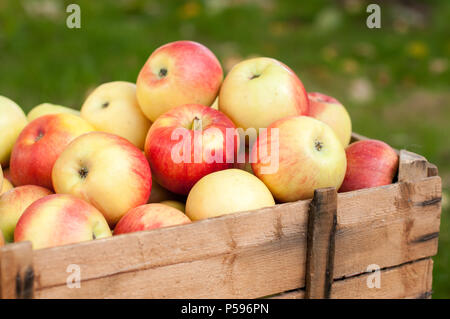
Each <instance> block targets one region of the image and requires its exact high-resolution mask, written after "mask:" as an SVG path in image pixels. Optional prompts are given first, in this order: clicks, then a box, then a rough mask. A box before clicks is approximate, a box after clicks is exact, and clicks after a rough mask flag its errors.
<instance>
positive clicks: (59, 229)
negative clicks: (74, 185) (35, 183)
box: [14, 194, 112, 249]
mask: <svg viewBox="0 0 450 319" xmlns="http://www.w3.org/2000/svg"><path fill="white" fill-rule="evenodd" d="M111 235H112V234H111V230H110V229H109V226H108V223H107V222H106V220H105V218H104V217H103V215H102V214H101V213H100V212H99V211H98V210H97V209H96V208H95V207H94V206H92V205H90V204H88V203H86V202H85V201H83V200H82V199H79V198H76V197H75V196H72V195H67V194H54V195H49V196H46V197H43V198H41V199H39V200H37V201H35V202H34V203H33V204H31V205H30V206H29V207H28V208H27V209H26V210H25V212H24V213H23V214H22V216H21V217H20V219H19V221H18V222H17V226H16V229H15V231H14V241H15V242H20V241H25V240H29V241H31V243H32V245H33V249H41V248H47V247H54V246H60V245H67V244H72V243H78V242H82V241H88V240H93V239H100V238H106V237H110V236H111Z"/></svg>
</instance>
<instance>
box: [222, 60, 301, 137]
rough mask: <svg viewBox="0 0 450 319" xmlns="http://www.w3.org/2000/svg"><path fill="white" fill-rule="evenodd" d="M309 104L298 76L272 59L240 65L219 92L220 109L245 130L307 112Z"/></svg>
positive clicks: (266, 125)
mask: <svg viewBox="0 0 450 319" xmlns="http://www.w3.org/2000/svg"><path fill="white" fill-rule="evenodd" d="M308 105H309V101H308V96H307V94H306V91H305V88H304V87H303V84H302V82H301V81H300V79H299V78H298V77H297V75H295V73H294V72H293V71H292V70H291V69H290V68H288V67H287V66H286V65H284V64H283V63H281V62H279V61H277V60H275V59H271V58H254V59H249V60H245V61H242V62H240V63H238V64H236V65H235V66H234V67H233V68H232V69H231V71H230V73H228V75H227V76H226V77H225V80H224V81H223V84H222V87H221V89H220V95H219V110H220V111H222V112H224V113H225V114H226V115H227V116H228V117H229V118H230V119H231V120H232V121H233V122H234V124H236V126H237V127H240V128H243V129H248V128H254V129H256V130H258V129H259V128H266V127H268V126H269V125H270V124H271V123H272V122H274V121H275V120H278V119H281V118H284V117H287V116H294V115H306V114H307V113H308V108H309V107H308Z"/></svg>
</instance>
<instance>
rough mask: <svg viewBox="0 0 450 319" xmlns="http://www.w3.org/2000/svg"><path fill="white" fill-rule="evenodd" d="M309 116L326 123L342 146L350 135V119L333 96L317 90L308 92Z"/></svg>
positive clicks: (347, 142) (344, 145) (348, 140)
mask: <svg viewBox="0 0 450 319" xmlns="http://www.w3.org/2000/svg"><path fill="white" fill-rule="evenodd" d="M308 98H309V116H311V117H314V118H315V119H318V120H319V121H322V122H324V123H326V124H328V125H329V126H330V127H331V128H332V129H333V131H334V133H336V135H337V137H338V138H339V140H340V141H341V143H342V146H343V147H347V145H348V144H349V143H350V139H351V137H352V121H351V119H350V115H349V114H348V112H347V110H346V109H345V107H344V106H343V105H342V104H341V103H340V102H339V101H338V100H336V99H335V98H333V97H330V96H327V95H325V94H322V93H318V92H310V93H308Z"/></svg>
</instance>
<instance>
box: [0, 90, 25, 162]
mask: <svg viewBox="0 0 450 319" xmlns="http://www.w3.org/2000/svg"><path fill="white" fill-rule="evenodd" d="M27 124H28V121H27V117H26V116H25V113H23V111H22V109H21V108H20V106H18V105H17V104H16V103H15V102H13V101H12V100H10V99H8V98H6V97H4V96H1V95H0V165H2V166H3V167H6V166H8V164H9V157H10V155H11V151H12V149H13V147H14V144H15V143H16V140H17V138H18V137H19V134H20V132H21V131H22V129H23V128H24V127H25V126H26V125H27Z"/></svg>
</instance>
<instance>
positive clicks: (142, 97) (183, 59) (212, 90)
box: [136, 41, 223, 122]
mask: <svg viewBox="0 0 450 319" xmlns="http://www.w3.org/2000/svg"><path fill="white" fill-rule="evenodd" d="M222 79H223V71H222V67H221V65H220V63H219V61H218V60H217V58H216V56H215V55H214V54H213V53H212V52H211V51H210V50H209V49H208V48H206V47H205V46H203V45H201V44H200V43H197V42H192V41H176V42H171V43H168V44H166V45H163V46H161V47H159V48H158V49H156V50H155V51H154V52H153V53H152V54H151V55H150V57H149V58H148V60H147V62H146V63H145V65H144V66H143V68H142V69H141V72H140V73H139V76H138V79H137V82H136V85H137V99H138V101H139V105H140V106H141V109H142V111H143V112H144V114H145V115H146V116H147V118H149V119H150V120H151V121H152V122H154V121H155V120H156V119H157V118H158V117H159V116H160V115H161V114H163V113H165V112H167V111H168V110H170V109H172V108H174V107H176V106H179V105H182V104H192V103H197V104H203V105H211V104H212V103H213V102H214V99H215V98H216V96H217V93H218V92H219V88H220V85H221V83H222Z"/></svg>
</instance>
